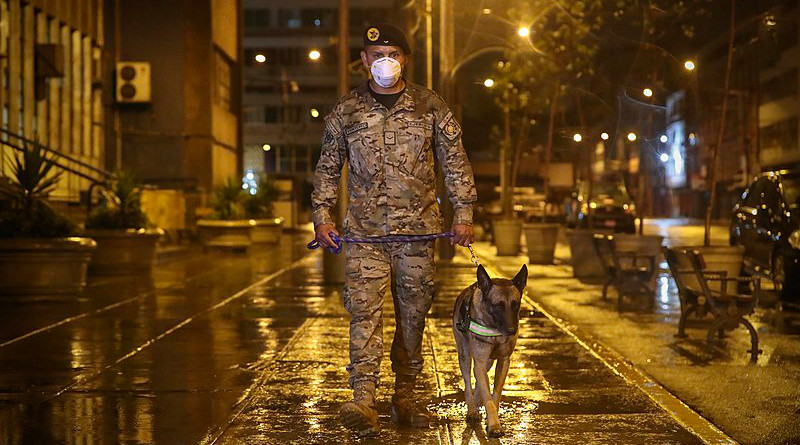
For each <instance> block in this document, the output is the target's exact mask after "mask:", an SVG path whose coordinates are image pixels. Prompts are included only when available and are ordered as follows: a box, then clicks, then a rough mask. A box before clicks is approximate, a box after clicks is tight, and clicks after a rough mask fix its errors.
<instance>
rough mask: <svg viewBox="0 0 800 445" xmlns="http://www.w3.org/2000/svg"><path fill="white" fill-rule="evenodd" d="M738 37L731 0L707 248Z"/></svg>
mask: <svg viewBox="0 0 800 445" xmlns="http://www.w3.org/2000/svg"><path fill="white" fill-rule="evenodd" d="M735 36H736V0H731V22H730V33H729V35H728V59H727V61H726V63H725V86H724V88H723V96H722V116H720V120H719V129H718V132H717V143H716V144H714V147H713V150H712V156H711V169H710V170H711V176H710V178H709V187H710V188H711V191H710V195H711V198H710V199H709V203H708V209H707V210H706V225H705V236H704V238H703V244H704V245H706V246H710V245H711V217H712V215H713V213H714V207H715V206H716V201H717V164H719V148H720V146H722V140H723V138H724V137H725V118H726V115H727V113H728V91H729V89H730V80H731V66H732V65H733V43H734V39H735Z"/></svg>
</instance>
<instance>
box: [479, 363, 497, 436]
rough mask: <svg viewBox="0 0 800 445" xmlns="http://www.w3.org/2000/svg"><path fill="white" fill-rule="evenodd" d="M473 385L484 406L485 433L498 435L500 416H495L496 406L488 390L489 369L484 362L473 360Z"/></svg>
mask: <svg viewBox="0 0 800 445" xmlns="http://www.w3.org/2000/svg"><path fill="white" fill-rule="evenodd" d="M475 386H476V387H477V389H478V394H480V396H481V402H482V403H483V407H484V408H486V433H487V434H488V435H489V437H500V436H502V435H503V429H502V428H501V427H500V418H499V417H498V416H497V406H495V404H494V400H492V393H491V392H489V369H488V366H487V364H486V363H480V362H479V361H478V360H476V361H475Z"/></svg>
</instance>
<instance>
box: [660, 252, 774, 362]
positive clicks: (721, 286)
mask: <svg viewBox="0 0 800 445" xmlns="http://www.w3.org/2000/svg"><path fill="white" fill-rule="evenodd" d="M663 252H664V257H665V258H666V260H667V264H668V265H669V269H670V272H671V273H672V277H673V278H674V279H675V284H676V285H677V287H678V296H679V298H680V302H681V317H680V321H679V322H678V333H677V334H676V337H678V338H685V337H686V331H685V330H686V321H687V320H688V318H689V316H691V315H692V314H695V315H697V316H698V317H700V318H703V317H705V316H706V314H708V313H710V314H712V315H713V316H714V320H713V322H712V323H711V326H710V327H709V329H708V334H707V335H706V341H707V342H708V344H709V345H711V346H713V345H715V344H716V343H717V341H721V340H722V339H723V338H724V337H725V331H729V330H733V329H736V328H737V327H738V326H740V325H741V326H744V327H745V328H746V329H747V330H748V332H749V333H750V344H751V349H750V350H749V351H748V352H750V360H751V361H752V362H756V361H757V360H758V355H759V354H760V353H761V350H760V349H758V333H757V332H756V330H755V328H754V327H753V325H752V323H750V321H749V320H748V319H747V318H745V317H746V316H747V315H750V314H752V313H753V311H754V310H755V308H756V306H757V305H758V294H759V290H760V287H761V279H760V277H757V276H752V277H729V276H727V273H726V272H724V271H713V270H707V269H706V263H705V261H704V260H703V255H702V254H700V253H699V252H698V251H696V250H692V249H682V248H664V249H663ZM711 283H716V284H718V286H717V285H715V286H713V287H714V288H713V289H712V286H711ZM741 283H748V284H749V285H751V286H752V289H751V290H752V293H750V294H742V293H739V292H738V290H739V287H740V286H739V284H741ZM717 288H718V289H717ZM715 334H716V337H717V338H716V339H715Z"/></svg>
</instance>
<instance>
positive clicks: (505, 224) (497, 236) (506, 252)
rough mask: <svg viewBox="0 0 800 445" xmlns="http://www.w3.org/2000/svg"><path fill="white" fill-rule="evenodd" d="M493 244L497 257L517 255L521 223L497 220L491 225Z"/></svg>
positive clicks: (511, 220) (513, 220)
mask: <svg viewBox="0 0 800 445" xmlns="http://www.w3.org/2000/svg"><path fill="white" fill-rule="evenodd" d="M492 227H493V229H494V244H495V246H496V247H497V255H498V256H516V255H519V245H520V237H521V236H522V222H521V221H518V220H515V219H498V220H495V221H494V222H493V223H492Z"/></svg>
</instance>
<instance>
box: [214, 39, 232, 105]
mask: <svg viewBox="0 0 800 445" xmlns="http://www.w3.org/2000/svg"><path fill="white" fill-rule="evenodd" d="M214 65H215V73H216V76H215V79H214V101H215V102H216V103H217V104H218V105H219V106H221V107H222V108H224V109H226V110H228V111H233V106H232V104H231V83H232V82H231V81H232V79H231V63H230V61H229V60H228V59H227V57H225V55H224V54H222V51H220V50H218V49H217V50H215V51H214Z"/></svg>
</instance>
